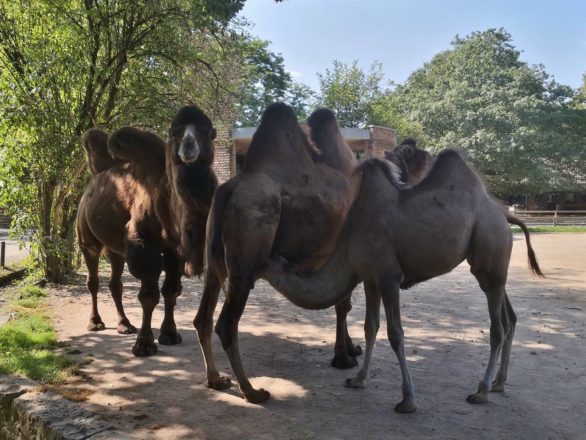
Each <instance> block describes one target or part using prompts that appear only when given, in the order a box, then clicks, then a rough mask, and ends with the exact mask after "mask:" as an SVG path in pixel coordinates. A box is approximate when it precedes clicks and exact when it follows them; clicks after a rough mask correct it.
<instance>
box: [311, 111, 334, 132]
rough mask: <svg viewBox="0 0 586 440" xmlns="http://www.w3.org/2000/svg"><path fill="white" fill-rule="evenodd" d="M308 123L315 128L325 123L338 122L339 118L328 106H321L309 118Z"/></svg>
mask: <svg viewBox="0 0 586 440" xmlns="http://www.w3.org/2000/svg"><path fill="white" fill-rule="evenodd" d="M307 124H308V125H309V126H310V127H311V129H312V130H313V129H316V128H319V127H320V126H323V125H325V124H338V120H337V119H336V115H335V114H334V112H333V111H332V110H330V109H328V108H320V109H317V110H316V111H314V112H313V113H312V114H311V115H310V116H309V118H307Z"/></svg>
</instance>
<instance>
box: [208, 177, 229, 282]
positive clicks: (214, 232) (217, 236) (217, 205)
mask: <svg viewBox="0 0 586 440" xmlns="http://www.w3.org/2000/svg"><path fill="white" fill-rule="evenodd" d="M233 187H234V185H232V184H231V182H227V183H225V184H223V185H220V186H219V187H218V189H217V191H216V194H215V197H214V201H213V202H212V207H211V209H210V216H209V218H208V223H207V231H206V251H205V262H206V271H207V270H211V271H214V272H215V273H216V275H217V276H218V278H219V280H220V282H221V283H223V281H224V280H225V279H226V274H227V268H226V261H225V259H224V257H225V254H224V241H223V238H222V220H223V217H224V209H225V206H226V203H227V202H228V200H229V199H230V196H231V195H232V192H233Z"/></svg>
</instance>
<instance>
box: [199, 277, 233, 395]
mask: <svg viewBox="0 0 586 440" xmlns="http://www.w3.org/2000/svg"><path fill="white" fill-rule="evenodd" d="M220 289H221V282H220V280H219V279H218V277H217V276H216V274H215V272H214V271H212V270H208V271H207V272H206V275H205V282H204V288H203V294H202V297H201V302H200V304H199V308H198V310H197V314H196V315H195V318H194V320H193V326H194V327H195V329H196V331H197V337H198V339H199V345H200V347H201V351H202V353H203V357H204V362H205V366H206V374H207V384H206V385H207V386H208V388H213V389H215V390H224V389H226V388H229V387H231V386H232V382H231V381H230V378H229V377H225V376H221V375H220V373H219V372H218V369H217V368H216V364H215V363H214V354H213V351H212V329H213V325H214V310H216V305H217V304H218V296H219V294H220Z"/></svg>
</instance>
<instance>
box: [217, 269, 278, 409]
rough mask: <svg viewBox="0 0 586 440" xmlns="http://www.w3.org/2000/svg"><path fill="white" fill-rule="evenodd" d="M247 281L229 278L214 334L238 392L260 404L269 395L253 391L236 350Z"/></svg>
mask: <svg viewBox="0 0 586 440" xmlns="http://www.w3.org/2000/svg"><path fill="white" fill-rule="evenodd" d="M248 279H249V277H242V278H236V277H234V276H230V286H229V287H228V294H227V295H226V300H225V301H224V306H223V307H222V312H221V313H220V316H219V318H218V322H217V324H216V333H217V334H218V336H219V337H220V340H221V341H222V347H224V350H225V351H226V354H227V355H228V359H229V360H230V365H231V366H232V370H234V374H235V375H236V379H237V380H238V386H239V387H240V392H241V393H242V395H243V396H244V398H245V399H246V400H247V401H248V402H251V403H260V402H264V401H265V400H267V399H268V398H269V397H270V393H269V392H268V391H265V390H264V389H262V388H259V389H255V388H253V387H252V384H251V383H250V381H249V380H248V378H247V377H246V373H245V372H244V367H243V366H242V359H241V357H240V349H239V348H238V323H239V321H240V317H241V316H242V313H243V312H244V307H245V306H246V301H247V300H248V294H249V293H250V286H251V284H252V283H250V282H247V280H248Z"/></svg>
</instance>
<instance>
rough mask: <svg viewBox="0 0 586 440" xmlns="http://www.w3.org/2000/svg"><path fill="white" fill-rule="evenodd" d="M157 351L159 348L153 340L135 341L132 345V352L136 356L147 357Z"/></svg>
mask: <svg viewBox="0 0 586 440" xmlns="http://www.w3.org/2000/svg"><path fill="white" fill-rule="evenodd" d="M157 351H159V349H158V348H157V344H155V343H154V342H141V341H136V343H135V344H134V347H132V354H133V355H135V356H136V357H149V356H152V355H154V354H156V353H157Z"/></svg>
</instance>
